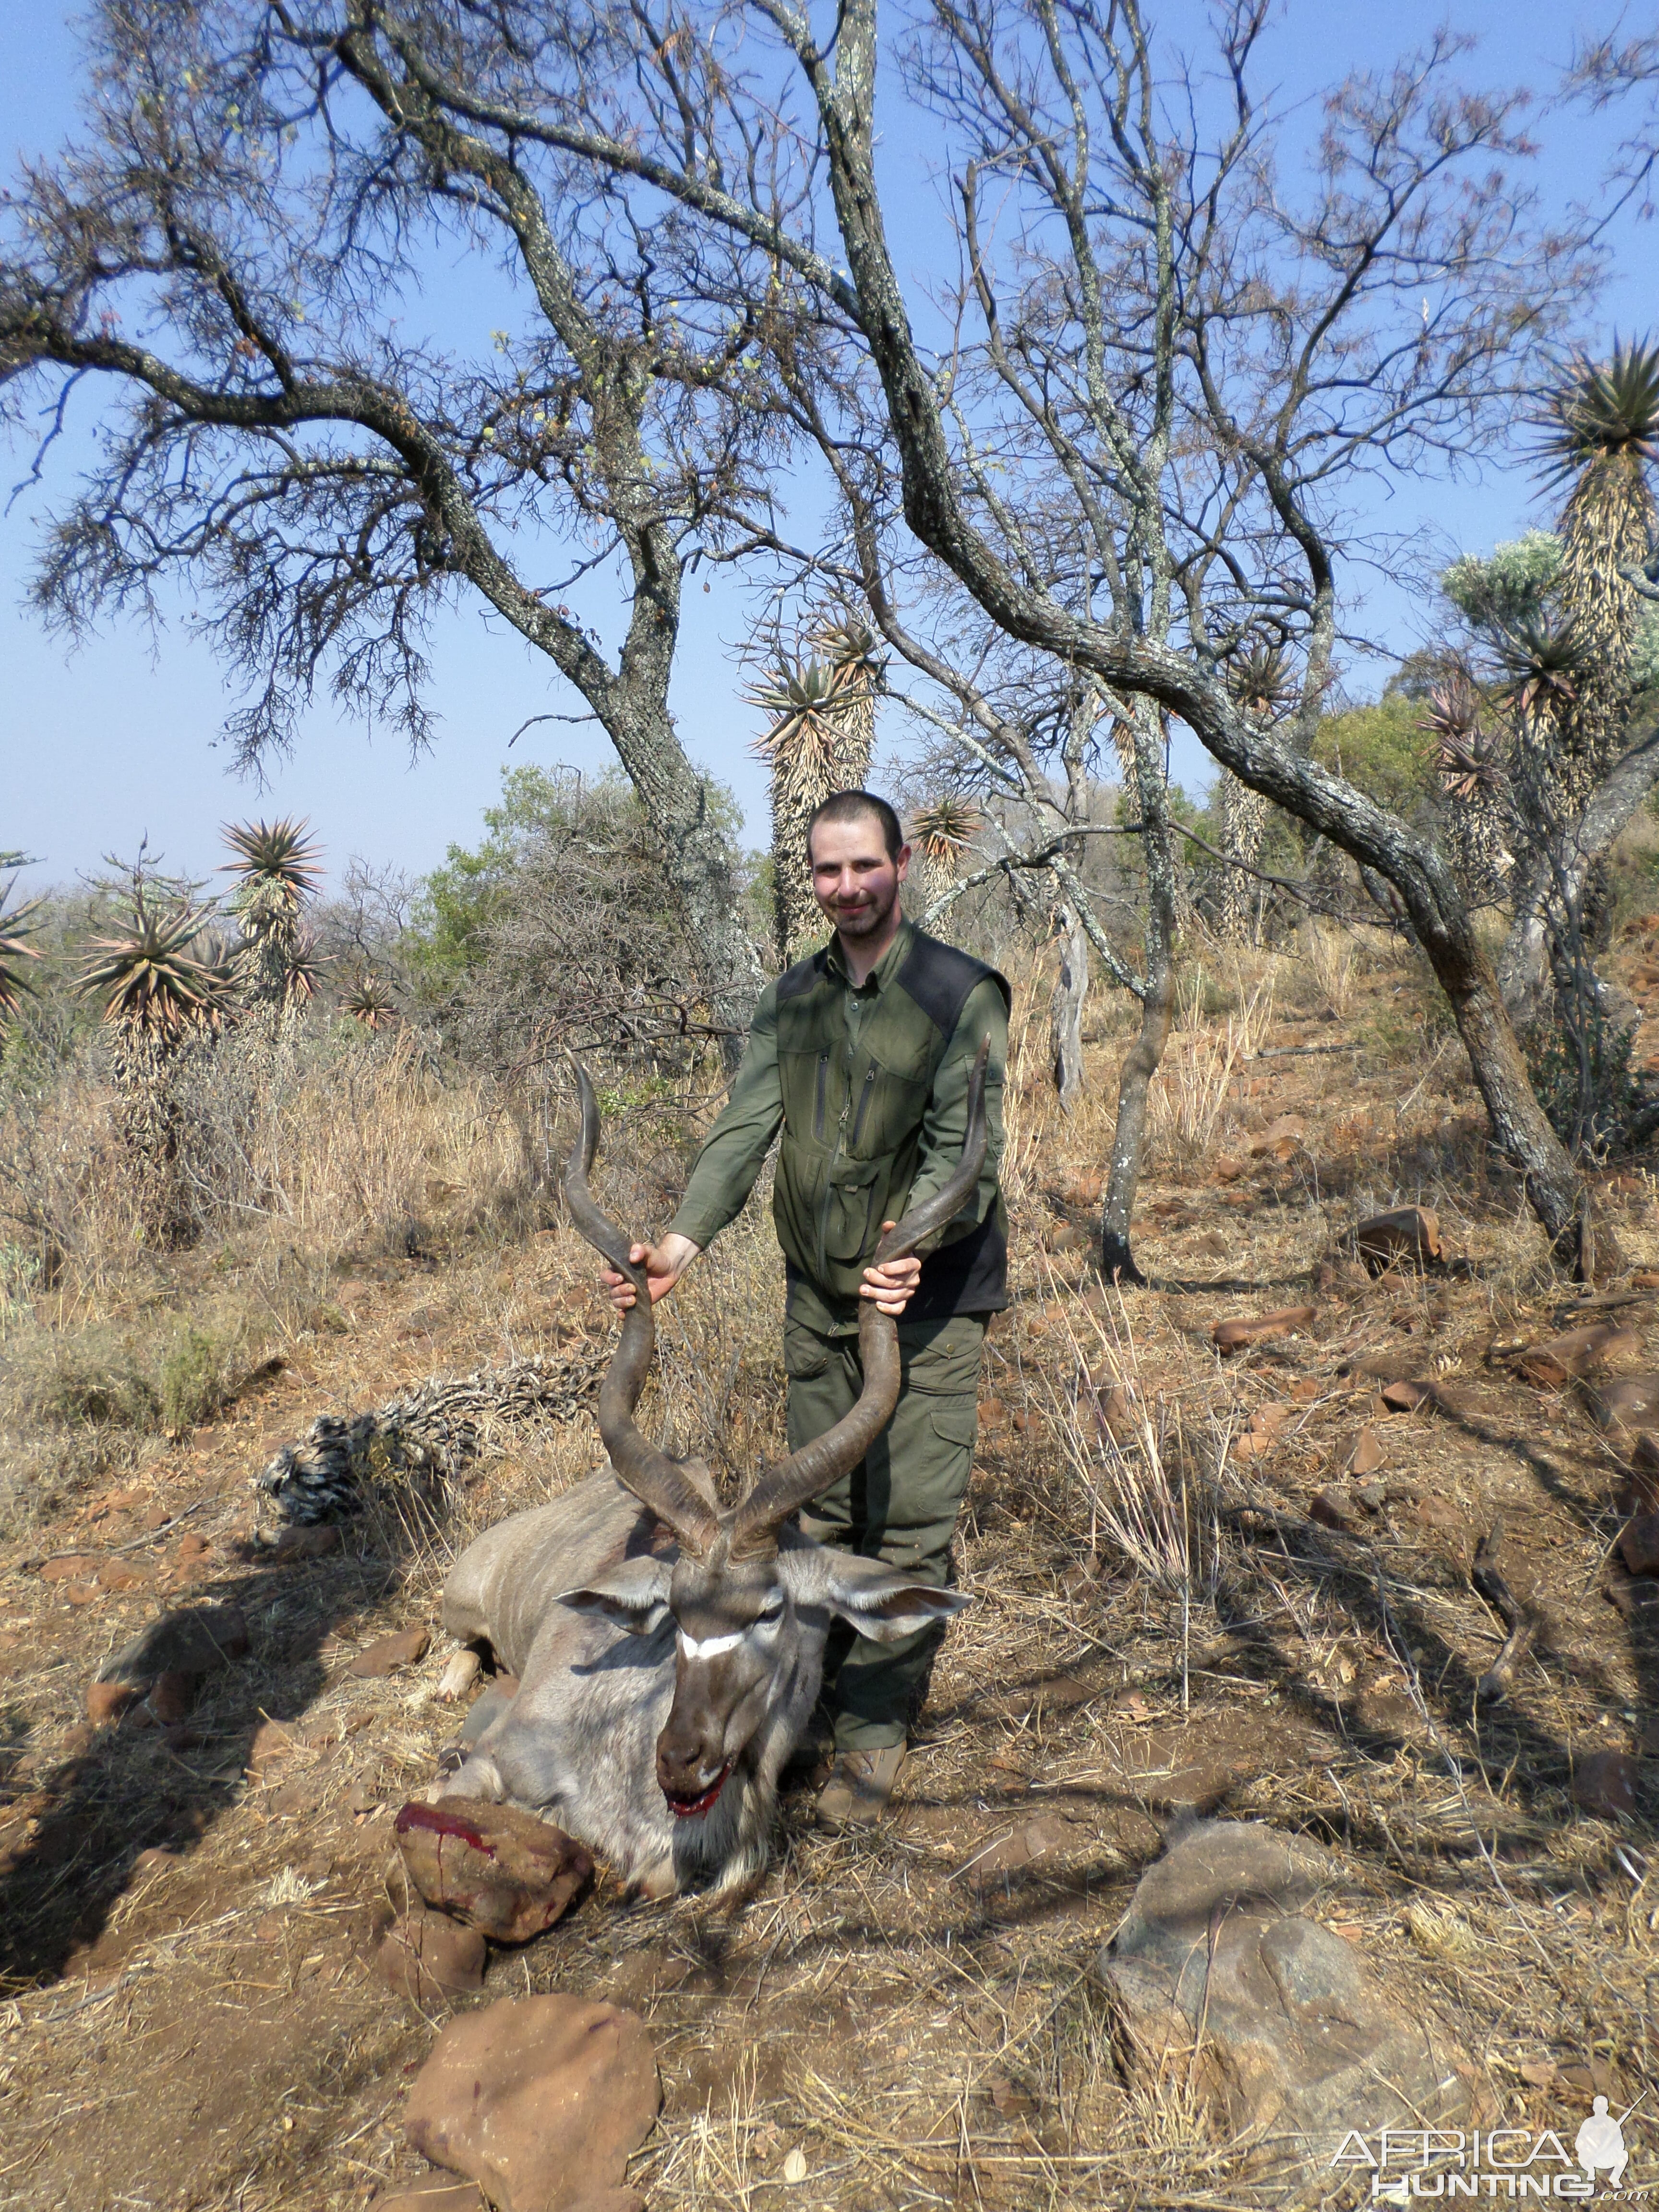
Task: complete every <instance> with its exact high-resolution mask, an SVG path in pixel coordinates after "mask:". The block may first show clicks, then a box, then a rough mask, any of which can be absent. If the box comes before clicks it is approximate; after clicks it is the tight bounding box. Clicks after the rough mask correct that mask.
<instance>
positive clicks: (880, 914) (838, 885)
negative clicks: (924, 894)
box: [812, 814, 910, 938]
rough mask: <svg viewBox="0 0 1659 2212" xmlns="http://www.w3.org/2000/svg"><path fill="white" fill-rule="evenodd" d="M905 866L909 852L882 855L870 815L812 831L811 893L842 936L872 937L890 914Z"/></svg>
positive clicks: (878, 827)
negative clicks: (895, 855)
mask: <svg viewBox="0 0 1659 2212" xmlns="http://www.w3.org/2000/svg"><path fill="white" fill-rule="evenodd" d="M909 866H910V848H909V847H908V845H901V846H900V847H899V853H898V858H897V860H889V859H888V857H887V847H886V843H885V842H884V839H883V837H882V834H881V823H879V822H878V820H877V819H876V817H875V816H874V815H873V814H860V815H856V816H854V818H853V820H852V821H850V822H820V823H818V825H817V829H814V830H813V832H812V890H813V894H814V896H816V898H817V902H818V904H819V906H820V907H822V908H823V912H824V914H825V915H826V916H827V918H828V919H829V921H831V922H833V923H834V925H835V927H836V928H837V929H838V930H839V931H840V932H841V933H842V936H843V937H849V938H859V937H873V936H875V935H877V934H878V933H879V932H880V930H881V929H882V927H883V926H884V923H885V922H886V921H887V918H888V916H889V915H890V914H891V913H892V911H893V902H894V901H895V900H896V898H897V896H898V895H899V885H900V884H902V882H903V881H904V878H905V876H906V873H907V872H908V869H909Z"/></svg>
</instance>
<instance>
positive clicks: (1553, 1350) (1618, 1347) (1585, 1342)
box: [1516, 1322, 1642, 1390]
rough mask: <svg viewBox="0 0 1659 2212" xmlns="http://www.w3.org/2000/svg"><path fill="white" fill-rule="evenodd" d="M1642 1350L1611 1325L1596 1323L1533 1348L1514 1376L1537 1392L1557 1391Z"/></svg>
mask: <svg viewBox="0 0 1659 2212" xmlns="http://www.w3.org/2000/svg"><path fill="white" fill-rule="evenodd" d="M1641 1349H1642V1340H1641V1338H1640V1337H1639V1336H1637V1335H1635V1334H1632V1331H1631V1330H1629V1329H1627V1328H1617V1327H1615V1325H1614V1324H1613V1322H1594V1323H1592V1324H1591V1326H1590V1327H1589V1328H1570V1329H1568V1330H1567V1332H1566V1334H1565V1335H1563V1336H1553V1337H1550V1338H1549V1339H1548V1340H1547V1341H1546V1342H1545V1343H1542V1344H1535V1345H1534V1346H1532V1348H1531V1350H1530V1351H1528V1352H1522V1355H1521V1357H1520V1358H1519V1359H1518V1360H1516V1370H1517V1372H1518V1373H1520V1374H1522V1375H1524V1376H1526V1378H1527V1380H1528V1383H1537V1384H1538V1385H1539V1386H1540V1388H1541V1389H1546V1390H1559V1389H1561V1388H1562V1387H1563V1385H1564V1384H1565V1383H1571V1382H1574V1381H1576V1380H1577V1377H1578V1376H1581V1375H1588V1374H1589V1371H1590V1370H1591V1368H1592V1367H1605V1366H1606V1365H1607V1364H1608V1363H1609V1362H1610V1361H1612V1360H1614V1359H1622V1358H1626V1357H1627V1355H1628V1354H1630V1353H1631V1352H1639V1351H1640V1350H1641Z"/></svg>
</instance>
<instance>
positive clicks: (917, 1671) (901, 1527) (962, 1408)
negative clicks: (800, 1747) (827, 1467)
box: [783, 1314, 985, 1751]
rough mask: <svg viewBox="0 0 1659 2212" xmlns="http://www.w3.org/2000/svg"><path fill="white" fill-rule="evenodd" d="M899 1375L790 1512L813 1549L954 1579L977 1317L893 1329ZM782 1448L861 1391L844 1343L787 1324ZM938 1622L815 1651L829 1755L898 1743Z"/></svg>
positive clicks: (797, 1442)
mask: <svg viewBox="0 0 1659 2212" xmlns="http://www.w3.org/2000/svg"><path fill="white" fill-rule="evenodd" d="M898 1339H899V1357H900V1360H901V1363H902V1370H903V1379H902V1382H901V1383H900V1385H899V1397H898V1404H897V1406H896V1407H895V1408H894V1411H893V1418H892V1419H891V1420H890V1422H889V1423H888V1425H887V1426H886V1428H885V1429H884V1431H882V1433H881V1435H880V1436H879V1437H877V1439H876V1441H875V1443H873V1444H872V1446H871V1447H870V1449H869V1450H868V1451H867V1452H866V1454H865V1456H864V1458H863V1459H862V1460H861V1461H860V1462H859V1464H858V1465H857V1466H856V1467H855V1468H853V1469H852V1471H851V1473H850V1474H844V1475H842V1477H841V1479H840V1480H839V1481H837V1482H836V1483H834V1484H832V1486H830V1487H829V1489H828V1490H826V1491H825V1492H823V1495H822V1496H821V1497H818V1498H814V1499H813V1500H812V1503H811V1505H809V1506H808V1507H806V1508H805V1510H803V1512H802V1514H801V1516H800V1525H801V1528H803V1530H804V1531H805V1534H807V1535H809V1536H811V1537H814V1538H816V1539H817V1541H818V1542H819V1543H820V1544H832V1545H835V1546H837V1547H839V1548H840V1549H842V1550H843V1551H848V1552H858V1553H863V1554H864V1555H865V1556H866V1558H870V1559H884V1560H885V1561H886V1562H887V1563H888V1565H890V1566H895V1567H900V1568H902V1569H903V1571H905V1573H907V1574H908V1575H912V1576H914V1577H915V1580H916V1581H917V1582H919V1583H932V1584H933V1585H934V1586H935V1587H944V1586H946V1585H948V1584H949V1583H951V1581H952V1579H953V1576H952V1573H951V1537H952V1535H953V1534H955V1531H956V1525H957V1508H958V1506H959V1505H960V1504H961V1503H962V1494H963V1491H965V1490H966V1489H967V1487H968V1476H969V1472H970V1470H971V1468H972V1467H973V1463H974V1438H975V1424H976V1420H977V1401H978V1396H979V1365H980V1355H981V1352H982V1351H983V1349H984V1345H985V1316H983V1315H982V1314H955V1315H952V1316H951V1318H950V1319H949V1320H948V1321H922V1322H903V1321H902V1322H900V1323H899V1325H898ZM783 1350H784V1364H785V1366H786V1367H787V1370H788V1374H789V1417H788V1418H789V1448H790V1449H791V1450H792V1451H799V1449H800V1447H801V1446H802V1445H803V1444H805V1443H811V1441H812V1439H813V1438H814V1437H821V1436H823V1433H824V1432H825V1431H826V1430H828V1429H830V1428H833V1427H834V1425H835V1424H836V1422H837V1421H838V1420H839V1419H841V1417H842V1414H843V1413H848V1412H849V1411H850V1410H851V1408H852V1407H853V1405H854V1402H855V1401H856V1400H857V1398H858V1395H859V1393H860V1390H861V1389H863V1387H864V1372H863V1369H862V1367H861V1365H860V1360H859V1345H858V1339H857V1338H856V1337H855V1336H821V1335H819V1334H818V1333H817V1330H816V1329H812V1328H807V1327H806V1325H805V1322H798V1321H793V1320H791V1321H787V1322H785V1323H784V1332H783ZM943 1634H944V1628H943V1626H942V1625H935V1626H931V1627H927V1628H923V1629H919V1630H918V1631H917V1632H916V1633H915V1635H914V1636H907V1637H905V1638H902V1640H901V1641H900V1642H899V1643H896V1644H872V1642H871V1641H870V1640H869V1638H867V1637H862V1636H855V1635H854V1632H853V1631H852V1630H851V1629H850V1628H848V1627H846V1626H844V1625H843V1624H842V1623H840V1622H837V1623H836V1626H835V1627H834V1629H833V1630H832V1631H831V1633H830V1638H829V1649H828V1650H827V1651H826V1653H825V1655H824V1670H823V1679H824V1698H823V1701H824V1705H825V1706H826V1708H827V1709H828V1711H829V1712H830V1714H831V1715H832V1716H833V1717H834V1720H835V1727H836V1750H837V1751H876V1750H879V1749H881V1748H882V1747H884V1746H885V1745H888V1744H895V1743H901V1742H902V1741H903V1740H904V1737H905V1735H906V1733H907V1731H908V1728H909V1724H910V1723H911V1721H912V1720H913V1718H914V1717H915V1711H916V1710H917V1708H918V1707H919V1706H920V1704H921V1699H922V1697H923V1696H924V1695H925V1694H926V1691H927V1678H928V1675H929V1674H930V1673H931V1671H932V1668H933V1655H934V1653H935V1651H936V1650H938V1648H939V1639H940V1638H941V1637H942V1635H943Z"/></svg>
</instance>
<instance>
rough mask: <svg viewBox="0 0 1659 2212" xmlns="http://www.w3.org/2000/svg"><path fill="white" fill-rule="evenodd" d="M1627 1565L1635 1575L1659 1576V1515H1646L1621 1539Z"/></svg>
mask: <svg viewBox="0 0 1659 2212" xmlns="http://www.w3.org/2000/svg"><path fill="white" fill-rule="evenodd" d="M1619 1549H1620V1553H1621V1555H1622V1556H1623V1559H1624V1562H1625V1565H1626V1566H1627V1567H1628V1568H1629V1569H1630V1571H1631V1572H1632V1574H1633V1575H1659V1513H1644V1514H1641V1515H1639V1516H1638V1518H1637V1519H1636V1520H1634V1521H1632V1522H1629V1523H1628V1524H1627V1526H1626V1528H1625V1530H1624V1533H1623V1534H1621V1535H1620V1539H1619Z"/></svg>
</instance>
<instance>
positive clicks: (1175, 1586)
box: [1041, 1273, 1225, 1711]
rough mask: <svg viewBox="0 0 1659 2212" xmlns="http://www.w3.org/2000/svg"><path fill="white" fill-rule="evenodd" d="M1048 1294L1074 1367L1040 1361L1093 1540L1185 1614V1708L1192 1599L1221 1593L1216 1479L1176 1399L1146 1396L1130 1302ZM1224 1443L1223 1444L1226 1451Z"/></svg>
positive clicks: (1056, 1289)
mask: <svg viewBox="0 0 1659 2212" xmlns="http://www.w3.org/2000/svg"><path fill="white" fill-rule="evenodd" d="M1048 1288H1049V1294H1050V1296H1051V1297H1052V1298H1053V1299H1054V1310H1056V1311H1058V1312H1059V1313H1060V1315H1061V1316H1062V1317H1063V1323H1064V1327H1065V1329H1066V1336H1067V1338H1068V1340H1069V1343H1070V1349H1071V1352H1072V1358H1071V1359H1070V1361H1069V1363H1067V1364H1068V1366H1069V1372H1065V1371H1063V1370H1061V1369H1060V1367H1059V1366H1058V1365H1052V1366H1049V1367H1048V1368H1045V1369H1043V1370H1041V1375H1042V1388H1043V1389H1044V1391H1045V1392H1046V1394H1047V1397H1048V1414H1049V1417H1050V1419H1051V1421H1052V1424H1053V1428H1054V1436H1055V1438H1056V1440H1057V1442H1058V1443H1059V1446H1060V1455H1061V1457H1062V1459H1063V1461H1064V1463H1065V1465H1066V1468H1067V1469H1068V1471H1069V1473H1070V1474H1071V1476H1072V1479H1073V1481H1074V1482H1075V1483H1076V1485H1077V1486H1078V1488H1079V1490H1080V1491H1081V1492H1082V1493H1083V1496H1084V1497H1085V1498H1086V1499H1087V1501H1088V1506H1089V1547H1090V1550H1091V1553H1097V1552H1098V1551H1099V1550H1100V1549H1101V1548H1102V1539H1103V1538H1104V1540H1105V1547H1106V1548H1107V1549H1108V1550H1109V1551H1111V1552H1114V1553H1116V1555H1117V1557H1118V1559H1119V1561H1120V1562H1121V1564H1122V1565H1126V1566H1127V1567H1128V1568H1130V1569H1131V1570H1132V1571H1133V1573H1134V1575H1135V1577H1137V1579H1138V1580H1139V1582H1140V1583H1141V1585H1142V1586H1143V1588H1145V1589H1149V1590H1154V1591H1158V1592H1161V1593H1163V1594H1164V1595H1165V1596H1167V1597H1169V1598H1171V1599H1173V1600H1174V1601H1175V1602H1176V1604H1177V1605H1178V1607H1179V1608H1180V1616H1181V1650H1182V1680H1181V1703H1182V1711H1186V1709H1187V1706H1188V1651H1189V1649H1190V1643H1191V1632H1192V1615H1193V1610H1194V1607H1195V1606H1200V1605H1202V1604H1205V1603H1206V1602H1207V1601H1209V1599H1210V1598H1211V1597H1212V1595H1214V1589H1215V1579H1216V1575H1217V1572H1218V1562H1219V1558H1220V1528H1219V1522H1218V1512H1217V1501H1216V1498H1215V1494H1214V1485H1213V1483H1212V1481H1211V1480H1210V1479H1209V1478H1208V1477H1207V1476H1206V1474H1204V1473H1203V1472H1202V1470H1201V1468H1200V1454H1199V1451H1198V1449H1197V1443H1198V1440H1197V1438H1195V1437H1188V1436H1186V1435H1185V1434H1184V1433H1183V1427H1182V1412H1181V1406H1180V1401H1179V1400H1166V1399H1164V1398H1162V1397H1158V1396H1153V1395H1148V1393H1147V1392H1146V1389H1144V1387H1143V1385H1142V1382H1141V1377H1140V1359H1139V1352H1138V1351H1137V1349H1136V1346H1135V1340H1134V1330H1133V1324H1132V1322H1131V1321H1130V1318H1129V1311H1128V1308H1127V1305H1126V1304H1125V1303H1124V1300H1123V1297H1122V1296H1121V1293H1120V1294H1119V1297H1118V1299H1117V1304H1116V1308H1115V1310H1114V1309H1112V1308H1110V1307H1108V1308H1105V1309H1104V1310H1100V1309H1097V1308H1096V1307H1095V1306H1093V1305H1091V1304H1087V1303H1085V1301H1083V1300H1081V1299H1078V1298H1074V1297H1073V1298H1068V1297H1066V1296H1065V1294H1064V1291H1063V1289H1062V1286H1061V1285H1060V1283H1059V1282H1058V1281H1057V1280H1056V1279H1054V1277H1053V1275H1052V1273H1051V1274H1050V1279H1049V1285H1048ZM1223 1449H1224V1451H1225V1443H1224V1445H1223Z"/></svg>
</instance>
